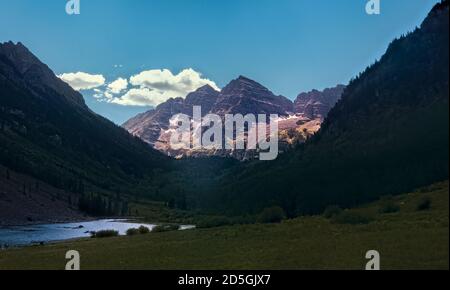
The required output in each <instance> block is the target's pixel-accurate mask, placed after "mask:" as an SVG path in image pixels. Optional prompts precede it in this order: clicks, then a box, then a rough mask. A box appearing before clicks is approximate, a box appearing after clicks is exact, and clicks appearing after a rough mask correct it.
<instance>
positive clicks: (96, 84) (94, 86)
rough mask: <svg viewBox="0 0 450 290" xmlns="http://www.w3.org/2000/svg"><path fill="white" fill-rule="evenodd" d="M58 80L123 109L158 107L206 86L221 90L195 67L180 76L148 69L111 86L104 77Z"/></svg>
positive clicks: (76, 76) (73, 76) (70, 75)
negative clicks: (91, 92)
mask: <svg viewBox="0 0 450 290" xmlns="http://www.w3.org/2000/svg"><path fill="white" fill-rule="evenodd" d="M59 77H60V78H61V79H62V80H64V81H65V82H67V83H68V84H69V85H71V86H72V87H73V88H74V89H75V90H78V91H80V90H93V96H94V98H95V99H96V100H97V101H99V102H107V103H113V104H118V105H122V106H157V105H159V104H161V103H164V102H165V101H167V100H169V99H170V98H177V97H181V98H185V97H186V95H187V94H189V93H191V92H193V91H195V90H197V89H198V88H200V87H203V86H205V85H210V86H211V87H213V88H214V89H216V90H220V89H219V87H218V86H217V85H216V83H215V82H214V81H212V80H210V79H207V78H204V77H203V76H202V74H201V73H200V72H197V71H195V70H193V69H192V68H188V69H184V70H182V71H180V72H179V73H178V74H174V73H172V72H171V71H170V70H168V69H154V70H146V71H142V72H140V73H138V74H136V75H133V76H131V77H130V78H129V79H126V78H121V77H120V78H117V79H116V80H114V81H112V82H110V83H106V80H105V78H104V77H103V76H102V75H92V74H88V73H83V72H77V73H65V74H62V75H60V76H59ZM101 87H102V88H101Z"/></svg>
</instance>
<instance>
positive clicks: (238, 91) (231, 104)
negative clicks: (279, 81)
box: [212, 76, 294, 116]
mask: <svg viewBox="0 0 450 290" xmlns="http://www.w3.org/2000/svg"><path fill="white" fill-rule="evenodd" d="M293 112H294V107H293V104H292V102H291V101H290V100H289V99H287V98H286V97H283V96H276V95H274V94H273V93H272V92H271V91H269V90H268V89H267V88H266V87H264V86H262V85H261V84H259V83H257V82H255V81H253V80H250V79H248V78H246V77H243V76H240V77H239V78H237V79H235V80H233V81H231V82H230V83H229V84H228V85H227V86H226V87H224V88H223V89H222V91H221V92H220V95H219V97H218V99H217V102H216V103H215V105H214V107H213V110H212V113H215V114H218V115H220V116H222V115H225V114H242V115H246V114H278V115H279V116H289V115H291V114H293Z"/></svg>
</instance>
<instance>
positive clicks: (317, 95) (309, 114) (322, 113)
mask: <svg viewBox="0 0 450 290" xmlns="http://www.w3.org/2000/svg"><path fill="white" fill-rule="evenodd" d="M344 89H345V86H344V85H338V86H336V87H334V88H329V89H325V90H323V91H318V90H312V91H310V92H307V93H301V94H299V95H298V97H297V99H296V100H295V102H294V110H295V112H296V113H297V114H301V115H302V116H304V117H306V118H309V119H321V120H323V119H325V118H326V116H327V115H328V113H329V112H330V110H331V109H332V108H333V107H334V105H336V103H337V102H338V101H339V99H340V98H341V96H342V94H343V92H344Z"/></svg>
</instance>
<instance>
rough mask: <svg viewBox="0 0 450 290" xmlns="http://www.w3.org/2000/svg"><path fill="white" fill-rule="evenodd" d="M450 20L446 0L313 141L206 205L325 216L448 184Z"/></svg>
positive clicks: (239, 178)
mask: <svg viewBox="0 0 450 290" xmlns="http://www.w3.org/2000/svg"><path fill="white" fill-rule="evenodd" d="M448 22H449V5H448V1H443V2H442V3H440V4H438V5H436V6H435V7H434V8H433V10H432V11H431V12H430V14H429V15H428V17H427V18H426V19H425V21H424V22H423V24H422V25H421V27H420V28H418V29H416V30H415V31H413V32H412V33H409V34H407V35H406V36H402V37H401V38H399V39H396V40H395V41H393V42H392V43H391V44H390V46H389V48H388V49H387V51H386V53H385V55H384V56H383V57H382V58H381V59H380V60H379V61H378V62H376V63H375V64H374V65H372V66H370V67H369V68H367V70H366V71H365V72H363V73H362V74H360V75H359V76H358V77H357V78H355V79H354V80H352V81H351V83H350V84H349V86H348V87H347V88H346V90H345V92H344V94H343V97H342V99H341V101H339V102H338V104H337V105H336V106H335V108H334V109H333V110H332V111H331V112H330V114H329V115H328V118H327V120H326V121H325V123H324V124H323V127H322V129H321V131H320V132H319V133H318V134H317V135H316V136H315V137H314V138H312V139H311V140H309V141H308V142H307V143H306V144H305V145H304V146H301V148H298V149H297V150H296V151H295V152H294V153H288V154H284V156H281V157H279V158H278V160H277V161H276V162H273V163H261V164H250V165H243V166H241V167H239V168H237V169H236V170H234V171H232V172H231V173H230V174H229V175H228V176H226V177H225V178H224V179H223V180H222V181H221V182H220V183H219V185H218V186H217V192H218V194H216V195H208V194H205V195H204V197H203V198H202V199H201V200H202V201H203V202H204V206H207V207H212V208H215V209H218V210H223V211H229V212H232V213H243V212H257V211H260V210H261V209H262V208H264V207H268V206H272V205H274V204H276V205H280V206H282V207H283V208H284V209H285V210H286V211H287V213H288V214H289V215H297V214H305V213H316V212H320V211H322V210H323V209H324V208H325V207H326V206H328V205H332V204H338V205H340V206H344V207H345V206H352V205H355V204H358V203H363V202H366V201H369V200H373V199H375V198H377V197H379V196H380V195H385V194H396V193H401V192H407V191H409V190H412V189H414V188H417V187H419V186H422V185H427V184H430V183H433V182H435V181H439V180H443V179H448V164H449V155H448V148H449V135H448V129H449V85H448V80H449V73H448V68H449V59H448V55H449V38H448V37H449V31H448V25H449V23H448ZM209 192H212V191H211V190H210V191H209Z"/></svg>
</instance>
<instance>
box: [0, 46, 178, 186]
mask: <svg viewBox="0 0 450 290" xmlns="http://www.w3.org/2000/svg"><path fill="white" fill-rule="evenodd" d="M0 163H1V164H2V165H4V166H7V167H9V168H11V169H13V170H15V171H18V172H21V173H25V174H28V175H31V176H34V177H35V178H38V179H41V180H43V181H45V182H47V183H49V184H51V185H53V186H56V187H58V188H64V189H66V190H68V191H71V192H81V191H83V190H84V188H85V187H87V186H93V187H96V188H102V189H105V190H108V191H112V192H125V193H126V192H136V191H139V190H140V189H139V188H138V185H139V184H144V183H145V182H147V183H150V184H151V182H152V178H151V177H152V175H153V173H154V171H155V170H158V169H165V168H167V167H168V166H169V165H170V160H169V159H168V158H166V157H165V156H163V155H162V154H160V153H159V152H156V151H154V150H153V149H151V148H150V147H149V146H148V145H147V144H145V143H144V142H142V141H140V140H139V139H137V138H135V137H132V136H131V135H130V134H128V132H126V131H125V130H124V129H122V128H120V127H118V126H116V125H114V124H113V123H112V122H110V121H108V120H106V119H104V118H102V117H100V116H98V115H96V114H94V113H93V112H92V111H90V110H89V109H88V108H87V106H86V105H85V104H84V101H83V98H82V96H81V95H80V94H79V93H78V92H75V91H74V90H72V89H71V88H70V87H69V86H68V85H67V84H65V83H64V82H62V81H61V80H59V79H58V78H57V77H56V76H55V75H54V74H53V72H52V71H51V70H50V69H49V68H48V67H47V66H46V65H44V64H43V63H41V62H40V61H39V60H38V59H37V58H36V57H35V56H34V55H33V54H32V53H31V52H29V51H28V49H27V48H26V47H25V46H23V45H22V44H20V43H18V44H14V43H12V42H9V43H5V44H0ZM137 180H140V182H139V183H138V182H136V181H137ZM144 181H145V182H144ZM142 190H144V189H142ZM145 191H146V193H148V194H150V193H151V188H149V187H148V186H147V187H145Z"/></svg>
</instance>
